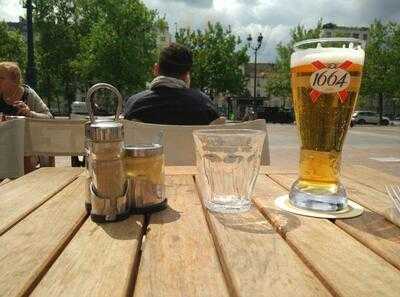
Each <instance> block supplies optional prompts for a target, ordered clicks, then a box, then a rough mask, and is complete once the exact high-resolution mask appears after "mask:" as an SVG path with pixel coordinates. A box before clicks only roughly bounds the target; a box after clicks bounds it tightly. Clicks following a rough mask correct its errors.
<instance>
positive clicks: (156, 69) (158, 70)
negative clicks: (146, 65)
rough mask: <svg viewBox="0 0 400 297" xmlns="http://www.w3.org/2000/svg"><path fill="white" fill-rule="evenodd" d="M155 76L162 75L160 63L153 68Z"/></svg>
mask: <svg viewBox="0 0 400 297" xmlns="http://www.w3.org/2000/svg"><path fill="white" fill-rule="evenodd" d="M153 75H154V76H159V75H160V65H158V63H155V64H154V66H153Z"/></svg>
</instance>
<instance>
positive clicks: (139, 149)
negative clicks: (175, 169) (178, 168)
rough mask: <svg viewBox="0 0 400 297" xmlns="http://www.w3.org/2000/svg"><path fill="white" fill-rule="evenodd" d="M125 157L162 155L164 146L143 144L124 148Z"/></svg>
mask: <svg viewBox="0 0 400 297" xmlns="http://www.w3.org/2000/svg"><path fill="white" fill-rule="evenodd" d="M124 151H125V155H126V156H128V157H150V156H156V155H161V154H162V153H163V146H162V145H161V144H156V143H153V144H141V145H132V146H125V147H124Z"/></svg>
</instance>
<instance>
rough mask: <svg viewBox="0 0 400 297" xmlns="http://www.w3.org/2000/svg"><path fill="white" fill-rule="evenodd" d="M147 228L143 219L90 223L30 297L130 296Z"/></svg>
mask: <svg viewBox="0 0 400 297" xmlns="http://www.w3.org/2000/svg"><path fill="white" fill-rule="evenodd" d="M81 208H82V205H81ZM143 224H144V217H143V216H131V217H129V218H128V219H127V220H125V221H122V222H116V223H112V224H111V223H109V224H96V223H93V222H92V220H91V219H88V220H87V221H86V222H85V224H84V225H83V226H82V228H81V229H80V230H79V232H78V233H77V234H76V235H75V237H74V238H73V239H72V241H71V242H70V243H69V245H68V246H67V247H66V249H65V250H64V251H63V252H62V254H61V256H60V257H59V258H58V259H57V261H56V262H55V263H54V265H53V266H52V267H51V269H50V270H49V271H48V272H47V273H46V275H45V277H44V278H43V279H42V280H41V282H40V283H39V284H38V286H37V287H36V288H35V289H34V291H33V292H32V294H31V295H30V296H32V297H33V296H58V297H63V296H65V297H67V296H68V297H75V296H80V297H89V296H90V297H95V296H113V297H118V296H120V297H122V296H130V294H131V293H132V289H133V285H134V271H135V270H136V269H137V268H136V267H134V266H135V265H136V266H137V265H138V262H137V261H138V251H139V250H138V248H139V247H140V243H141V239H142V233H143V227H144V226H143Z"/></svg>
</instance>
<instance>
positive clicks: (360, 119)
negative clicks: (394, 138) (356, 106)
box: [351, 110, 390, 126]
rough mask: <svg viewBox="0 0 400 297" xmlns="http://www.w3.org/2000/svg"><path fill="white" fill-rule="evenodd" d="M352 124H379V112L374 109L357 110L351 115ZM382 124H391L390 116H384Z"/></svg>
mask: <svg viewBox="0 0 400 297" xmlns="http://www.w3.org/2000/svg"><path fill="white" fill-rule="evenodd" d="M351 122H352V125H354V124H359V125H364V124H378V123H379V114H378V113H376V112H373V111H363V110H357V111H355V112H354V113H353V115H352V117H351ZM381 124H382V125H385V126H387V125H389V124H390V120H389V118H388V117H382V122H381Z"/></svg>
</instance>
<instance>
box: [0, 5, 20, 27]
mask: <svg viewBox="0 0 400 297" xmlns="http://www.w3.org/2000/svg"><path fill="white" fill-rule="evenodd" d="M20 2H21V1H19V0H0V21H7V22H16V21H18V19H19V16H22V15H25V9H24V8H23V7H22V4H21V3H20Z"/></svg>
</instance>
